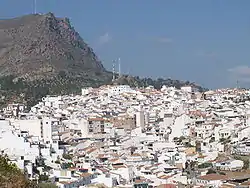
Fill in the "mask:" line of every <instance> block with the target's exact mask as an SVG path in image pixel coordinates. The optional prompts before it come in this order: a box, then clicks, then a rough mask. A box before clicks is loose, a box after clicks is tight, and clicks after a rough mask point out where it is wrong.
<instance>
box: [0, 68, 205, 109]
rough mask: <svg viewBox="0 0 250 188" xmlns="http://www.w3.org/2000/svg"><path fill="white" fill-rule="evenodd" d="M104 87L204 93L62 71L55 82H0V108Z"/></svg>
mask: <svg viewBox="0 0 250 188" xmlns="http://www.w3.org/2000/svg"><path fill="white" fill-rule="evenodd" d="M103 84H125V85H130V86H131V87H147V86H154V87H155V88H156V89H160V88H161V87H162V86H163V85H166V86H173V87H176V88H180V87H181V86H184V85H192V86H194V87H196V88H197V89H198V90H199V91H203V90H204V89H203V88H202V87H200V86H197V85H195V84H194V83H190V82H188V81H187V82H182V81H178V80H171V79H157V80H153V79H151V78H139V77H131V76H123V77H121V78H119V79H117V80H116V81H115V82H114V83H112V82H111V80H110V78H109V77H105V79H102V80H101V79H99V78H98V77H96V76H91V77H90V76H86V77H72V76H68V75H67V74H66V73H65V72H63V71H61V72H59V74H58V75H57V76H55V77H53V78H51V79H40V80H34V81H26V80H24V79H22V78H19V79H17V78H16V77H15V76H13V75H10V76H3V77H1V78H0V96H1V98H0V108H1V107H4V106H5V105H6V104H7V103H8V104H9V103H24V104H26V105H27V106H28V107H31V106H33V105H35V104H37V103H38V101H40V100H41V98H42V97H44V96H46V95H67V94H80V92H81V89H82V88H83V87H99V86H101V85H103Z"/></svg>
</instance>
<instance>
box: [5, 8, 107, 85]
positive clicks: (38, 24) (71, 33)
mask: <svg viewBox="0 0 250 188" xmlns="http://www.w3.org/2000/svg"><path fill="white" fill-rule="evenodd" d="M62 72H63V73H64V74H67V75H68V76H74V77H75V76H86V75H88V76H92V75H95V76H96V75H102V74H105V72H106V70H105V69H104V67H103V65H102V64H101V62H100V61H99V60H98V58H97V57H96V55H95V54H94V53H93V50H92V49H91V48H90V47H89V46H88V45H87V44H86V43H85V42H84V41H83V39H82V38H81V37H80V35H79V34H78V33H77V32H76V31H75V30H74V28H73V27H72V26H71V24H70V22H69V19H67V18H56V17H55V16H54V15H53V14H52V13H48V14H45V15H38V14H36V15H27V16H23V17H19V18H14V19H9V20H0V76H6V75H15V76H16V77H19V78H24V79H25V80H37V79H45V78H51V77H54V76H56V75H58V74H59V73H62Z"/></svg>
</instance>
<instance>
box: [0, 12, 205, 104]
mask: <svg viewBox="0 0 250 188" xmlns="http://www.w3.org/2000/svg"><path fill="white" fill-rule="evenodd" d="M111 79H112V74H111V73H110V72H108V71H107V70H106V69H105V68H104V66H103V65H102V63H101V62H100V60H98V58H97V56H96V55H95V53H94V52H93V50H92V48H90V47H89V46H88V45H87V44H86V43H85V42H84V40H83V39H82V38H81V36H80V35H79V34H78V33H77V32H76V31H75V30H74V28H73V27H72V26H71V24H70V21H69V19H68V18H57V17H55V16H54V14H52V13H48V14H44V15H38V14H32V15H26V16H22V17H18V18H13V19H8V20H0V96H1V97H0V107H3V106H5V105H6V104H7V103H16V102H19V103H24V104H27V105H28V106H32V105H34V104H36V103H37V102H38V101H39V100H40V99H41V98H42V97H43V96H45V95H58V94H72V93H79V92H80V90H81V88H82V87H88V86H91V87H98V86H100V85H103V84H112V81H111ZM116 83H118V84H128V85H130V86H133V87H145V86H148V85H153V86H155V87H156V88H160V87H161V86H162V85H167V86H176V87H180V86H182V85H186V84H191V85H194V86H196V85H195V84H192V83H189V82H181V81H178V80H170V79H166V80H165V79H157V80H152V79H150V78H143V79H142V78H139V77H132V76H122V77H121V78H119V79H118V80H117V81H116ZM196 87H198V88H199V89H200V90H202V89H203V88H202V87H200V86H196Z"/></svg>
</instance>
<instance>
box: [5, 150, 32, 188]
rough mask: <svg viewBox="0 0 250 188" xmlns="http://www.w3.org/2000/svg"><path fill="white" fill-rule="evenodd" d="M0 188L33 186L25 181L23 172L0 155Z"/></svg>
mask: <svg viewBox="0 0 250 188" xmlns="http://www.w3.org/2000/svg"><path fill="white" fill-rule="evenodd" d="M0 187H8V188H15V187H19V188H32V187H35V186H34V185H32V183H31V182H30V181H29V180H28V179H26V177H25V175H24V174H23V172H22V171H21V170H20V169H19V168H17V166H16V165H15V164H12V163H10V160H9V159H8V158H7V156H3V155H0Z"/></svg>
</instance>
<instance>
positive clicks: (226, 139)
mask: <svg viewBox="0 0 250 188" xmlns="http://www.w3.org/2000/svg"><path fill="white" fill-rule="evenodd" d="M249 136H250V93H249V90H244V89H217V90H209V91H206V92H203V93H201V92H198V91H197V90H196V89H195V88H193V87H192V86H183V87H181V88H180V89H176V88H174V87H167V86H163V87H162V88H161V89H160V90H157V89H154V87H153V86H148V87H146V88H131V87H130V86H128V85H112V86H111V85H105V86H101V87H99V88H83V89H82V92H81V93H79V95H67V96H66V95H65V96H46V97H43V98H42V100H41V101H40V102H39V103H38V104H36V105H35V106H33V107H31V109H30V110H27V107H26V106H25V105H23V104H9V105H8V106H7V107H6V108H4V109H3V110H2V113H1V120H0V150H1V153H2V154H3V155H7V156H8V158H9V159H10V160H11V163H14V164H16V165H17V167H19V168H20V169H22V170H23V171H24V172H25V173H26V174H27V176H28V178H29V179H30V180H32V181H44V182H51V183H53V184H55V185H56V186H58V187H59V188H74V187H134V188H139V187H145V188H147V187H159V188H161V187H162V188H163V187H169V188H172V187H173V188H174V187H223V188H226V187H228V188H229V187H249V185H250V181H249V179H250V170H249V159H250V157H249V156H250V155H249V154H250V140H248V138H249Z"/></svg>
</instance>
